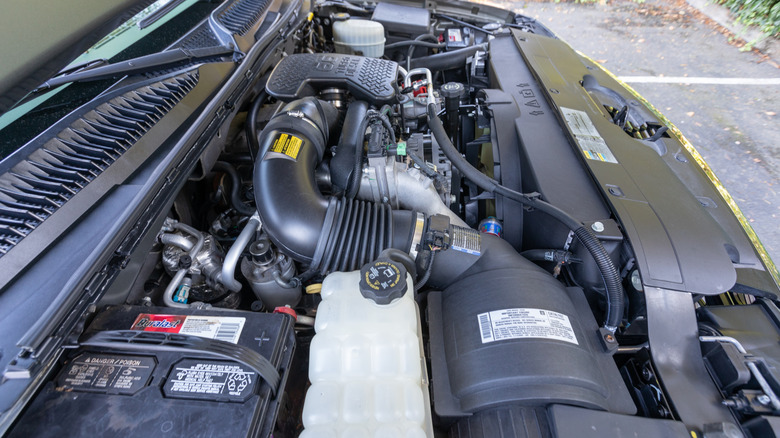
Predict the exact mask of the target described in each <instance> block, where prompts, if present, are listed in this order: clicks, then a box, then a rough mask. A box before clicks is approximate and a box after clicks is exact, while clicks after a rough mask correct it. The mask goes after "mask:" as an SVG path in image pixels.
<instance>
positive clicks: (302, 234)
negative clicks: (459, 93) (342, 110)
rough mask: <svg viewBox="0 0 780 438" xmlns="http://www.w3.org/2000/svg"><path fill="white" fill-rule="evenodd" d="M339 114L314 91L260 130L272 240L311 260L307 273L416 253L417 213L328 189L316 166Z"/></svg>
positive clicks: (262, 208)
mask: <svg viewBox="0 0 780 438" xmlns="http://www.w3.org/2000/svg"><path fill="white" fill-rule="evenodd" d="M337 118H338V111H337V110H336V108H335V107H334V106H333V105H331V104H329V103H327V102H322V101H319V100H317V99H316V98H314V97H306V98H303V99H298V100H296V101H293V102H290V103H289V104H287V105H286V106H285V107H284V108H283V109H282V110H281V111H280V112H279V113H277V114H276V115H275V116H274V117H273V118H272V119H271V120H270V121H269V122H268V124H267V125H266V127H265V129H263V132H262V133H260V135H259V141H258V143H259V144H260V150H259V154H258V157H257V161H256V163H255V170H254V175H253V183H254V186H255V201H256V204H257V212H258V214H259V215H260V219H261V220H262V223H263V228H264V229H265V231H266V232H267V233H268V236H269V237H270V239H271V241H273V242H274V244H275V245H276V246H277V247H278V248H279V249H280V251H282V252H284V253H285V254H287V255H289V256H291V257H292V258H293V259H295V260H297V261H299V262H302V263H304V264H307V265H309V269H308V271H307V272H317V271H318V272H321V273H323V274H325V273H328V272H333V271H351V270H355V269H358V268H360V267H361V266H362V265H364V264H365V263H367V262H369V261H371V260H374V259H375V258H376V257H377V256H378V255H379V253H380V252H381V251H382V250H384V249H386V248H396V249H400V250H402V251H405V252H408V251H409V250H410V248H411V245H412V238H413V236H414V235H415V229H416V228H417V222H419V221H418V220H417V218H416V214H415V213H414V212H412V211H400V210H392V209H391V208H390V206H389V205H387V204H376V203H374V202H368V201H358V200H354V199H348V198H337V197H335V196H329V197H325V196H324V195H323V194H322V193H320V191H319V188H318V187H317V182H316V179H315V176H314V170H315V168H316V167H317V165H318V164H319V163H320V161H321V160H322V157H323V154H324V153H325V149H326V147H327V145H328V139H329V135H330V131H331V129H332V128H333V126H334V125H335V122H336V119H337ZM360 143H361V144H362V141H361V142H360Z"/></svg>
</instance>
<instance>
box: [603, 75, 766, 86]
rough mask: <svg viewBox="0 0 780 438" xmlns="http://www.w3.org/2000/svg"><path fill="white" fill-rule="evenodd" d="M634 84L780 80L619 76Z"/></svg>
mask: <svg viewBox="0 0 780 438" xmlns="http://www.w3.org/2000/svg"><path fill="white" fill-rule="evenodd" d="M618 78H619V79H620V80H621V81H623V82H626V83H629V84H630V83H634V84H702V85H780V78H705V77H687V76H618Z"/></svg>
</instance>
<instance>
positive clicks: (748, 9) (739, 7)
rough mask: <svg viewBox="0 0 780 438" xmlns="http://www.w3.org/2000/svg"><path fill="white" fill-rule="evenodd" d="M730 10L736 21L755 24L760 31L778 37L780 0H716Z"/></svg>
mask: <svg viewBox="0 0 780 438" xmlns="http://www.w3.org/2000/svg"><path fill="white" fill-rule="evenodd" d="M717 2H718V3H719V4H722V5H724V6H726V7H727V8H729V9H730V10H731V13H733V14H734V15H735V16H736V17H737V21H739V22H740V23H744V24H747V25H751V26H757V27H758V28H760V29H761V31H762V32H765V33H768V34H769V35H773V36H776V37H780V0H717Z"/></svg>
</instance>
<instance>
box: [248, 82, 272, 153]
mask: <svg viewBox="0 0 780 438" xmlns="http://www.w3.org/2000/svg"><path fill="white" fill-rule="evenodd" d="M267 98H268V93H266V91H265V89H263V90H262V91H260V93H259V94H258V95H257V97H255V100H254V102H252V106H251V107H250V108H249V111H247V114H246V144H247V148H248V149H249V155H250V156H251V157H252V162H254V161H255V154H256V153H257V152H256V151H257V149H258V148H259V147H260V145H259V144H258V143H257V114H258V113H259V112H260V108H262V107H263V103H265V100H266V99H267Z"/></svg>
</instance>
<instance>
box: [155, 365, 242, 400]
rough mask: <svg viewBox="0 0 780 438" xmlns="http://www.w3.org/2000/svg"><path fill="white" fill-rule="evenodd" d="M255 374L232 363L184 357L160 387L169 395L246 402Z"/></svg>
mask: <svg viewBox="0 0 780 438" xmlns="http://www.w3.org/2000/svg"><path fill="white" fill-rule="evenodd" d="M256 385H257V373H255V372H254V371H252V370H251V369H249V368H248V367H246V366H244V365H241V364H237V363H235V362H220V361H209V360H203V359H185V360H183V361H181V362H179V363H178V364H177V365H176V366H175V367H174V368H173V370H171V373H170V374H169V375H168V380H167V381H166V383H165V386H164V387H163V391H164V393H165V395H166V396H168V397H177V398H194V399H199V400H204V399H205V400H230V401H245V400H246V399H247V398H249V396H251V395H252V394H254V392H255V386H256Z"/></svg>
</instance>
